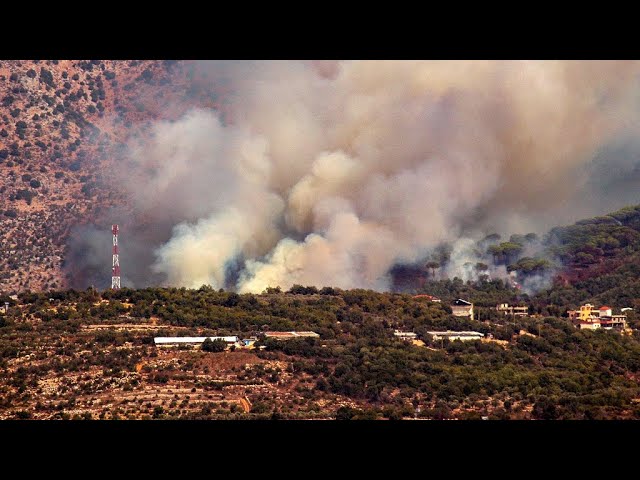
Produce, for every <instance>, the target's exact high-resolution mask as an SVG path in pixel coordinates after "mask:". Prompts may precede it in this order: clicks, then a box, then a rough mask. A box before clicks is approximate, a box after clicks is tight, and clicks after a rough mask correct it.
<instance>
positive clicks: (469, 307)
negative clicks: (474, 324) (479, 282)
mask: <svg viewBox="0 0 640 480" xmlns="http://www.w3.org/2000/svg"><path fill="white" fill-rule="evenodd" d="M451 310H452V311H453V314H454V315H455V316H456V317H469V318H470V319H471V320H473V303H470V302H467V301H466V300H462V299H461V298H459V299H457V300H456V301H455V302H453V305H451Z"/></svg>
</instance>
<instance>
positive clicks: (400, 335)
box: [393, 330, 418, 341]
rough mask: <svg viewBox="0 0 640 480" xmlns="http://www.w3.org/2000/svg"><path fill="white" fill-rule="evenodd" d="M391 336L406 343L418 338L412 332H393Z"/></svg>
mask: <svg viewBox="0 0 640 480" xmlns="http://www.w3.org/2000/svg"><path fill="white" fill-rule="evenodd" d="M393 335H394V336H396V337H398V338H400V339H401V340H406V341H410V340H415V339H416V338H417V337H418V335H417V334H415V333H413V332H401V331H400V330H395V331H394V332H393Z"/></svg>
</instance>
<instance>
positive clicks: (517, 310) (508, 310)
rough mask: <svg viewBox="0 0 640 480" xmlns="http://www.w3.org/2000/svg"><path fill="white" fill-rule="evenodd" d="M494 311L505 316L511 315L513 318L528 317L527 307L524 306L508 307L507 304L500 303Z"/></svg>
mask: <svg viewBox="0 0 640 480" xmlns="http://www.w3.org/2000/svg"><path fill="white" fill-rule="evenodd" d="M496 310H497V311H498V312H501V313H504V314H505V315H511V316H514V317H526V316H527V315H529V307H527V306H526V305H518V306H515V305H511V306H510V305H509V304H508V303H500V304H498V305H496Z"/></svg>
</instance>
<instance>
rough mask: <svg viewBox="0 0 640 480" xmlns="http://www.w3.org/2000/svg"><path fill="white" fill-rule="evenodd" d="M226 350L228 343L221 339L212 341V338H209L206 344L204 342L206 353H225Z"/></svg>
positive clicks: (205, 341) (203, 346)
mask: <svg viewBox="0 0 640 480" xmlns="http://www.w3.org/2000/svg"><path fill="white" fill-rule="evenodd" d="M226 348H227V344H226V342H225V341H224V340H220V339H219V338H217V339H215V340H211V338H209V337H207V338H205V339H204V342H202V350H203V351H204V352H224V351H225V350H226Z"/></svg>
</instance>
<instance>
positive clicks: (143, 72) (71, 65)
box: [0, 60, 224, 293]
mask: <svg viewBox="0 0 640 480" xmlns="http://www.w3.org/2000/svg"><path fill="white" fill-rule="evenodd" d="M196 67H197V66H194V65H187V64H185V63H183V62H174V61H136V60H127V61H114V60H78V61H75V60H59V61H57V60H28V61H15V60H4V61H0V226H1V231H2V234H1V235H0V251H1V252H2V255H0V272H1V273H0V291H5V292H8V293H14V292H17V291H23V290H28V289H29V290H41V289H47V288H61V287H65V286H67V284H68V276H65V269H64V266H63V263H64V258H65V253H66V251H65V247H66V245H67V239H68V236H69V233H70V231H71V229H72V228H73V227H74V226H76V225H81V224H83V223H91V222H97V223H99V222H101V221H102V220H104V218H103V217H101V215H103V214H104V213H105V212H108V211H109V210H110V209H111V208H112V207H118V208H119V209H122V210H124V211H126V210H127V209H128V208H130V201H129V198H128V197H127V195H126V194H125V192H124V191H123V189H121V188H119V185H118V180H117V179H118V178H120V177H119V176H118V175H119V174H121V173H120V172H119V171H118V169H119V168H120V166H121V165H122V163H123V157H124V156H125V151H124V150H125V145H126V142H127V141H128V140H129V139H130V138H131V137H132V136H135V135H137V134H139V133H140V132H144V131H145V129H146V128H148V126H149V124H150V121H151V120H156V119H163V118H175V117H177V116H179V115H180V114H181V113H183V112H184V111H185V110H186V109H187V108H189V107H190V106H192V105H194V104H198V105H202V106H206V107H212V108H221V109H222V108H224V105H222V104H221V103H220V100H218V98H217V96H216V95H215V94H213V93H212V92H211V91H210V90H208V89H207V88H208V87H207V86H208V85H210V84H209V83H207V82H202V81H201V80H202V79H201V77H200V76H199V74H198V71H197V68H196Z"/></svg>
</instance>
